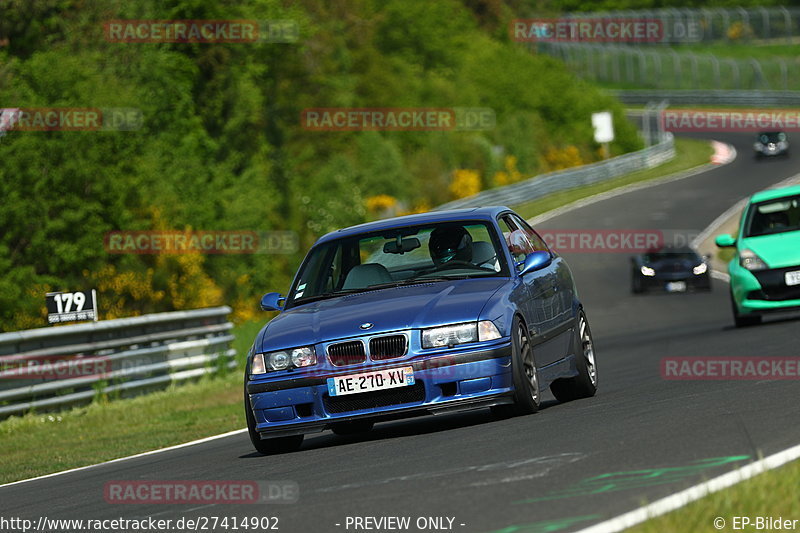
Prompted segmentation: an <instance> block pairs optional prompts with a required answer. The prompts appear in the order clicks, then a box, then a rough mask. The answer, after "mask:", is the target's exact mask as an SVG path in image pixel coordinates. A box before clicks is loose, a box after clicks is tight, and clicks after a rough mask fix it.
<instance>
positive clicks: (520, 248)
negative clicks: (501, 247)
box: [498, 215, 534, 263]
mask: <svg viewBox="0 0 800 533" xmlns="http://www.w3.org/2000/svg"><path fill="white" fill-rule="evenodd" d="M498 223H499V225H500V229H501V230H502V231H503V237H504V238H505V241H506V246H508V249H509V250H510V251H511V255H512V256H513V257H514V262H516V263H520V262H521V261H524V260H525V256H526V255H528V254H529V253H531V252H533V251H534V248H533V245H532V244H531V242H530V240H529V239H528V235H527V234H526V232H525V231H524V230H523V229H522V228H521V227H520V226H519V224H518V222H516V221H515V220H514V218H513V217H512V216H511V215H504V216H502V217H500V220H498Z"/></svg>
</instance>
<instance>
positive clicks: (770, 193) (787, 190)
mask: <svg viewBox="0 0 800 533" xmlns="http://www.w3.org/2000/svg"><path fill="white" fill-rule="evenodd" d="M795 194H800V185H792V186H791V187H781V188H780V189H767V190H765V191H759V192H757V193H755V194H754V195H753V196H751V197H750V203H751V204H755V203H758V202H765V201H768V200H775V199H777V198H783V197H785V196H794V195H795Z"/></svg>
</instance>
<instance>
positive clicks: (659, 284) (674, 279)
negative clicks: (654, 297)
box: [631, 246, 711, 294]
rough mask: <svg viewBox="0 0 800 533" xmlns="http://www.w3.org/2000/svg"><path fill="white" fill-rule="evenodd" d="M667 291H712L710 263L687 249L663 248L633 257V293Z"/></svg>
mask: <svg viewBox="0 0 800 533" xmlns="http://www.w3.org/2000/svg"><path fill="white" fill-rule="evenodd" d="M650 289H657V290H659V291H667V292H685V291H687V290H692V289H694V290H706V291H710V290H711V277H710V275H709V268H708V263H706V260H705V258H703V257H701V256H700V255H699V254H698V253H697V252H696V251H694V250H693V249H691V248H689V247H688V246H686V247H674V248H673V247H662V248H659V249H657V250H651V251H649V252H645V253H642V254H639V255H636V256H634V257H632V258H631V290H632V291H633V292H634V293H636V294H639V293H642V292H646V291H647V290H650Z"/></svg>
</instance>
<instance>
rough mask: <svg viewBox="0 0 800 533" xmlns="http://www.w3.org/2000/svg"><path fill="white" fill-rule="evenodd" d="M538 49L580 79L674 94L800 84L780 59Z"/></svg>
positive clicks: (792, 67) (582, 47) (601, 47)
mask: <svg viewBox="0 0 800 533" xmlns="http://www.w3.org/2000/svg"><path fill="white" fill-rule="evenodd" d="M536 46H537V49H538V51H539V52H542V53H546V54H549V55H551V56H553V57H556V58H558V59H560V60H562V61H563V62H564V63H565V64H566V65H567V66H568V67H569V68H570V70H572V71H573V72H574V73H576V74H577V75H579V76H581V77H584V78H588V79H591V80H594V81H597V82H602V83H614V84H620V83H622V84H626V85H629V86H630V85H631V84H633V85H634V86H638V87H648V88H652V89H660V90H673V91H674V90H715V89H725V90H732V91H738V90H752V91H779V90H783V91H791V90H792V89H793V88H795V87H797V86H798V82H800V64H798V63H797V61H794V60H792V59H790V58H784V57H781V56H780V55H776V56H775V57H762V58H755V57H748V58H733V57H722V56H717V55H715V54H711V53H694V52H692V51H688V50H682V49H676V48H664V47H657V48H653V47H646V46H634V45H627V44H613V43H583V42H581V43H573V42H542V43H538V44H537V45H536Z"/></svg>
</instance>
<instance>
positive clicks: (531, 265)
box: [519, 251, 553, 276]
mask: <svg viewBox="0 0 800 533" xmlns="http://www.w3.org/2000/svg"><path fill="white" fill-rule="evenodd" d="M552 261H553V258H552V257H550V252H544V251H538V252H532V253H529V254H528V255H526V256H525V261H524V262H523V264H522V270H520V271H519V275H520V276H524V275H525V274H528V273H530V272H534V271H536V270H540V269H542V268H544V267H546V266H547V265H549V264H550V263H551V262H552Z"/></svg>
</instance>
